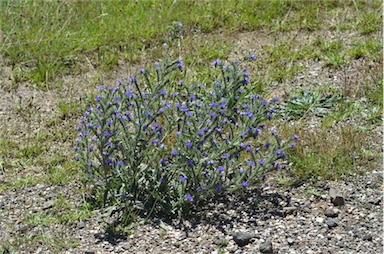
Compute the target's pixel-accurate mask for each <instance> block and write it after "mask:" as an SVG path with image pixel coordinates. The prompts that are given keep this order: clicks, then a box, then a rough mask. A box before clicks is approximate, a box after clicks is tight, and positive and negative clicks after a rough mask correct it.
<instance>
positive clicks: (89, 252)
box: [84, 250, 96, 254]
mask: <svg viewBox="0 0 384 254" xmlns="http://www.w3.org/2000/svg"><path fill="white" fill-rule="evenodd" d="M95 253H96V252H94V251H92V250H86V251H84V254H95Z"/></svg>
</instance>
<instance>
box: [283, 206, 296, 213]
mask: <svg viewBox="0 0 384 254" xmlns="http://www.w3.org/2000/svg"><path fill="white" fill-rule="evenodd" d="M296 210H297V208H296V207H294V206H289V207H284V208H283V211H284V213H285V214H292V213H294V212H295V211H296Z"/></svg>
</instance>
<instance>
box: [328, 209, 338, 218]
mask: <svg viewBox="0 0 384 254" xmlns="http://www.w3.org/2000/svg"><path fill="white" fill-rule="evenodd" d="M339 213H340V210H339V209H337V208H333V207H328V208H327V209H326V210H325V212H324V214H325V216H327V217H331V218H335V217H337V216H338V215H339Z"/></svg>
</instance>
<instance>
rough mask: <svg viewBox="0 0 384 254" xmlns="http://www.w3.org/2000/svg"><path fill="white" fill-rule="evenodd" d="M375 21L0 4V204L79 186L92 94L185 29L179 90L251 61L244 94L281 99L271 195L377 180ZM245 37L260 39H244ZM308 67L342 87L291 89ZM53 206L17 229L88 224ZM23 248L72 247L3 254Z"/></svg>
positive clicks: (373, 12)
mask: <svg viewBox="0 0 384 254" xmlns="http://www.w3.org/2000/svg"><path fill="white" fill-rule="evenodd" d="M381 10H382V3H381V1H378V0H375V1H363V0H355V1H294V0H283V1H277V0H273V1H260V0H259V1H204V2H202V1H171V0H166V1H139V2H137V3H136V1H129V2H127V1H42V2H38V1H29V0H24V1H9V0H5V1H1V2H0V29H1V31H0V55H1V58H0V59H1V60H0V66H1V67H2V69H3V71H2V72H1V73H2V74H3V75H4V76H7V77H9V79H10V80H9V82H8V81H7V79H5V81H6V82H4V86H3V87H1V89H4V91H6V92H7V93H9V94H11V95H12V96H13V97H12V98H13V99H12V100H10V101H11V102H10V103H7V102H5V103H4V104H1V103H2V102H1V101H0V104H1V105H4V106H5V107H6V111H4V112H6V113H5V114H4V115H3V114H0V118H1V119H0V128H1V129H0V177H1V178H0V183H1V185H0V192H2V193H6V192H8V191H10V190H15V189H16V190H19V189H20V190H21V189H23V188H26V187H31V186H36V185H39V184H43V185H53V186H60V187H63V186H64V187H65V186H66V185H68V184H70V183H72V182H78V181H81V180H82V179H83V177H84V175H83V174H82V171H81V168H80V166H79V165H77V164H76V163H75V162H74V161H73V159H72V158H73V154H72V152H71V148H72V146H73V140H74V137H75V135H76V134H75V127H76V124H77V123H76V121H77V119H78V118H79V117H80V116H81V114H82V111H83V109H84V107H85V106H86V105H87V104H88V103H89V102H90V101H91V100H92V99H93V98H94V95H95V94H94V93H95V87H96V84H98V83H104V82H114V83H116V81H117V80H118V79H120V78H126V77H128V76H129V75H130V74H127V73H126V71H127V70H129V71H130V73H131V71H132V69H137V68H138V67H141V66H143V65H145V64H149V63H151V62H153V61H154V60H157V59H158V58H159V57H160V56H161V52H162V42H163V38H164V37H165V35H166V25H167V24H170V23H171V22H172V21H181V22H182V23H183V25H184V26H183V29H184V34H183V37H184V40H183V42H182V45H181V48H180V51H179V49H178V50H176V51H175V52H173V53H172V54H173V55H174V56H175V57H178V56H179V55H181V56H183V58H184V59H183V60H184V63H185V64H186V66H187V68H188V72H187V74H186V77H185V80H184V81H185V82H188V81H191V80H200V81H201V82H205V81H207V77H209V76H210V75H212V73H211V71H210V70H209V69H208V68H207V66H208V65H211V64H212V61H213V60H214V59H216V58H221V59H228V58H231V57H233V56H237V57H238V56H239V55H241V54H245V53H249V52H250V51H256V52H255V54H256V56H257V61H256V62H255V63H254V65H252V66H249V72H250V77H251V78H252V80H251V81H252V85H254V86H257V89H258V91H260V93H264V94H266V95H267V97H268V96H270V97H272V96H274V95H275V94H278V95H280V96H279V97H280V98H281V101H282V105H286V107H287V108H288V110H286V111H285V114H286V119H290V120H289V122H288V123H286V124H282V123H281V121H280V120H279V118H277V119H276V120H275V121H274V122H273V123H272V124H276V126H281V132H282V135H283V136H290V135H292V134H293V133H297V134H298V135H299V136H300V137H301V141H300V145H299V146H297V147H295V149H294V152H293V153H292V154H291V156H290V160H291V161H292V162H293V165H292V167H291V168H290V170H289V171H288V172H286V173H285V174H282V175H281V176H279V178H278V179H277V182H278V183H279V184H281V185H289V184H291V183H293V182H295V181H308V180H310V181H318V180H322V179H336V178H339V177H342V176H343V175H348V174H352V173H362V172H363V171H367V170H372V169H377V168H378V167H379V166H380V163H381V159H382V158H380V155H378V154H377V153H378V152H377V151H379V150H377V146H381V145H380V144H375V142H377V143H378V142H379V141H375V140H374V138H375V137H376V136H375V133H374V130H375V129H377V128H379V127H380V125H381V124H382V115H383V81H382V78H383V77H382V54H383V51H382V39H381V35H382V23H381V22H382V12H381ZM254 31H257V34H260V36H254V37H250V38H247V36H250V33H247V32H251V33H252V32H254ZM329 34H332V35H334V36H332V38H329V36H328V35H329ZM351 34H352V35H353V36H352V37H353V38H348V36H346V35H351ZM264 38H266V41H265V42H264V41H262V39H264ZM259 39H260V41H259ZM241 43H243V44H241ZM307 63H309V64H317V65H318V68H319V69H321V70H326V71H325V72H327V71H328V72H329V74H324V73H323V74H319V75H323V78H324V79H326V78H327V77H326V76H327V75H329V76H332V75H333V76H335V77H339V79H338V82H339V83H337V84H327V82H328V81H327V82H325V81H321V80H320V81H321V83H319V84H316V85H313V84H310V82H308V80H306V81H304V82H305V83H304V84H302V85H303V88H305V89H307V91H309V92H307V93H304V92H301V91H302V90H301V89H297V85H299V84H298V82H300V81H298V79H297V77H299V76H301V75H302V74H303V73H304V74H307V73H308V71H309V69H308V68H309V67H308V66H307V65H306V64H307ZM359 63H360V64H361V67H358V69H352V70H354V73H350V72H348V71H349V70H350V68H355V67H354V66H355V65H356V64H359ZM356 70H357V71H356ZM121 73H124V74H123V75H124V77H120V76H118V75H117V74H119V75H120V74H121ZM356 73H358V74H360V76H356V75H355V74H356ZM352 74H353V75H352ZM127 75H128V76H127ZM340 80H341V81H340ZM107 84H108V85H111V83H107ZM287 84H288V86H289V88H288V89H283V88H282V87H283V85H287ZM280 85H281V86H280ZM307 86H308V87H307ZM283 91H284V92H283ZM32 93H33V94H37V95H36V98H35V95H33V96H32V95H31V94H32ZM26 95H29V96H26ZM31 96H32V97H31ZM48 97H49V98H53V99H52V102H50V104H49V103H48ZM336 97H337V99H335V98H336ZM332 98H334V99H332ZM39 99H40V100H39ZM293 102H295V103H293ZM292 103H293V104H292ZM287 108H286V109H287ZM322 108H323V109H324V108H325V109H326V110H320V111H319V109H322ZM317 111H319V112H320V113H319V112H317ZM316 112H317V113H316ZM0 113H2V111H1V112H0ZM351 120H353V121H356V124H353V123H351ZM287 121H288V120H287ZM353 121H352V122H353ZM313 123H315V124H314V127H313V128H307V126H308V125H309V124H313ZM372 138H373V141H374V142H373V144H371V143H369V144H368V143H367V142H366V140H367V139H368V140H372ZM375 145H376V146H375ZM64 187H63V188H64ZM315 191H316V190H313V189H309V190H308V192H309V193H313V192H315ZM84 192H85V190H84V189H80V190H77V194H79V195H80V196H81V195H83V194H84ZM56 198H57V200H56V202H55V205H54V208H53V211H54V212H53V213H52V214H45V213H37V214H34V215H31V216H29V217H26V218H23V220H24V222H26V223H27V224H28V225H46V226H49V225H54V224H63V225H68V224H74V223H76V222H77V221H78V220H79V219H85V218H89V217H92V213H91V212H90V210H89V208H87V207H86V206H84V205H80V206H77V205H73V204H72V203H70V202H69V200H68V198H67V197H66V196H63V195H58V196H57V197H56ZM79 202H81V201H79ZM0 216H2V215H1V214H0ZM22 243H28V244H29V246H31V248H32V249H33V248H34V247H33V246H37V245H39V244H43V245H45V246H50V248H51V249H53V250H55V251H56V252H60V251H62V250H65V249H68V248H72V247H75V246H76V244H77V243H76V242H75V241H73V240H71V239H66V240H64V241H61V239H60V236H57V235H53V236H52V237H49V236H48V235H42V236H41V237H40V238H38V237H36V236H33V235H30V236H28V235H24V236H21V235H20V236H18V237H17V239H15V241H14V242H12V243H11V242H7V241H6V242H4V244H1V245H0V250H3V251H5V250H7V249H9V250H14V251H17V250H18V248H19V246H20V245H21V244H22Z"/></svg>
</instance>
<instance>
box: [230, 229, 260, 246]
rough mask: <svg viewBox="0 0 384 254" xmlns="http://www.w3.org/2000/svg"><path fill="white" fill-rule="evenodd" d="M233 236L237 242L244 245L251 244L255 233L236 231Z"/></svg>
mask: <svg viewBox="0 0 384 254" xmlns="http://www.w3.org/2000/svg"><path fill="white" fill-rule="evenodd" d="M232 237H233V240H234V241H235V242H236V244H237V245H239V246H240V247H242V246H245V245H247V244H249V243H250V242H251V240H252V238H254V237H255V234H254V233H251V232H236V233H233V234H232Z"/></svg>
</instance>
